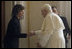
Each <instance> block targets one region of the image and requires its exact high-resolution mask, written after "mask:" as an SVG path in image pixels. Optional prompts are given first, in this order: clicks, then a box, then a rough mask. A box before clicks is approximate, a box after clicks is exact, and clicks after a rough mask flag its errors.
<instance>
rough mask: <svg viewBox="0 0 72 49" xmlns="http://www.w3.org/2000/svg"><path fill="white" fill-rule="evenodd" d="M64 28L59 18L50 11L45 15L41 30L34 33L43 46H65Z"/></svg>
mask: <svg viewBox="0 0 72 49" xmlns="http://www.w3.org/2000/svg"><path fill="white" fill-rule="evenodd" d="M64 29H65V27H64V24H63V22H62V20H61V18H60V17H59V16H58V15H56V14H54V13H53V12H51V13H49V14H47V15H46V17H45V19H44V21H43V24H42V28H41V30H37V31H35V33H36V34H37V35H38V38H39V44H40V45H41V46H42V47H43V48H65V39H64V35H63V30H64Z"/></svg>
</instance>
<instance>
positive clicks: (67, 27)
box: [60, 16, 71, 35]
mask: <svg viewBox="0 0 72 49" xmlns="http://www.w3.org/2000/svg"><path fill="white" fill-rule="evenodd" d="M60 18H61V19H62V20H63V23H64V26H65V30H64V32H65V33H66V35H67V33H69V35H70V34H71V31H70V28H69V25H68V22H67V19H66V17H62V16H60Z"/></svg>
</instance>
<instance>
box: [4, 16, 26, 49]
mask: <svg viewBox="0 0 72 49" xmlns="http://www.w3.org/2000/svg"><path fill="white" fill-rule="evenodd" d="M26 36H27V34H21V30H20V22H19V20H18V19H17V17H13V18H12V19H11V20H10V22H9V24H8V27H7V32H6V36H5V38H4V47H5V48H18V47H19V46H18V45H19V38H26Z"/></svg>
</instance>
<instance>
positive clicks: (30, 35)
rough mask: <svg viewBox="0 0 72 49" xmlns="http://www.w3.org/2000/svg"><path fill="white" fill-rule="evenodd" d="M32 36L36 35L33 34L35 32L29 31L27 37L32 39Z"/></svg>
mask: <svg viewBox="0 0 72 49" xmlns="http://www.w3.org/2000/svg"><path fill="white" fill-rule="evenodd" d="M34 35H36V34H35V31H30V32H29V33H28V36H29V37H32V36H34Z"/></svg>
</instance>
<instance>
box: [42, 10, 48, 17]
mask: <svg viewBox="0 0 72 49" xmlns="http://www.w3.org/2000/svg"><path fill="white" fill-rule="evenodd" d="M41 12H42V15H43V17H45V16H46V15H47V11H46V10H45V9H43V10H41Z"/></svg>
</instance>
